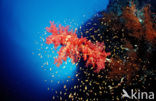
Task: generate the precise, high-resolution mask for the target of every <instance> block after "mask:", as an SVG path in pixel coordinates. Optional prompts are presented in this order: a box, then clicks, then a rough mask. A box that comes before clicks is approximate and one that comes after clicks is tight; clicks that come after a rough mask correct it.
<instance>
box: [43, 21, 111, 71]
mask: <svg viewBox="0 0 156 101" xmlns="http://www.w3.org/2000/svg"><path fill="white" fill-rule="evenodd" d="M46 29H47V31H48V32H50V33H52V35H50V36H48V37H47V39H46V43H47V44H54V47H55V48H57V47H58V46H59V45H62V47H61V49H60V51H59V52H58V58H56V59H55V63H58V65H57V66H59V65H60V64H62V62H63V60H64V61H66V60H67V57H69V58H71V59H72V62H74V63H75V62H78V60H79V59H80V58H82V57H83V59H84V60H85V61H86V66H88V65H92V66H93V67H94V68H95V67H97V68H96V72H99V71H100V70H101V69H103V68H105V62H106V58H107V56H109V55H110V53H106V52H105V46H104V43H99V42H96V43H95V44H94V43H92V42H91V41H89V40H87V39H86V38H84V37H81V38H78V37H77V34H76V30H75V31H74V32H73V31H69V27H68V26H67V27H63V26H61V25H59V28H57V27H56V25H55V24H54V23H52V22H51V26H50V27H47V28H46Z"/></svg>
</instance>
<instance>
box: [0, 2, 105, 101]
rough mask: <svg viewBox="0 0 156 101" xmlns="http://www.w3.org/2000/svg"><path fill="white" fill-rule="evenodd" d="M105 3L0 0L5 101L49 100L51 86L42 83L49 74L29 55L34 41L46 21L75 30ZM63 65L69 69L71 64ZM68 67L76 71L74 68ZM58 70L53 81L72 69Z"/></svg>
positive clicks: (0, 60) (0, 55)
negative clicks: (68, 26) (69, 26)
mask: <svg viewBox="0 0 156 101" xmlns="http://www.w3.org/2000/svg"><path fill="white" fill-rule="evenodd" d="M107 4H108V0H1V1H0V76H1V77H2V78H1V81H0V83H1V84H0V85H1V89H0V90H1V91H2V93H3V97H4V98H5V99H6V100H9V101H47V100H48V99H51V96H52V95H51V93H50V92H49V91H48V90H47V88H48V86H49V85H51V83H49V82H45V80H49V79H50V78H51V75H50V72H49V71H44V70H43V69H42V68H41V65H42V64H43V60H42V59H40V58H39V57H38V56H37V55H32V52H34V53H35V52H36V51H35V49H37V48H38V44H35V42H40V41H39V40H40V39H39V37H40V35H42V33H44V31H45V27H47V26H49V25H50V24H49V21H55V22H56V24H62V25H71V28H78V27H79V26H80V25H81V24H83V22H85V21H87V20H88V19H89V18H91V17H92V16H93V15H94V14H96V13H97V12H98V11H101V10H104V9H105V8H106V7H107ZM39 44H40V43H39ZM45 55H46V54H45ZM45 59H46V58H45ZM46 61H49V60H46ZM66 66H67V67H71V64H70V63H69V64H67V65H66ZM53 67H54V68H55V67H56V66H53ZM72 67H74V68H76V67H75V65H72ZM56 68H57V67H56ZM58 70H61V71H62V72H60V74H61V75H60V76H59V77H57V78H56V79H57V80H58V79H62V78H63V79H66V78H64V76H66V74H65V73H67V74H68V75H69V76H72V72H73V71H75V70H76V69H73V70H66V69H61V68H59V69H58ZM58 75H59V74H58ZM54 81H55V79H54ZM52 86H55V85H52Z"/></svg>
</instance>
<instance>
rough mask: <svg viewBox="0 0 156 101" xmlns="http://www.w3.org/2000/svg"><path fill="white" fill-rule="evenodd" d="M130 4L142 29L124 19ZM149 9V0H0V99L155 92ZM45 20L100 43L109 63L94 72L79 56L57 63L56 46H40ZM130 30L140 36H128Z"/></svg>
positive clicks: (154, 39) (43, 100)
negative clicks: (140, 91) (148, 18)
mask: <svg viewBox="0 0 156 101" xmlns="http://www.w3.org/2000/svg"><path fill="white" fill-rule="evenodd" d="M132 2H133V3H134V4H135V7H136V12H135V13H136V16H137V18H139V22H140V23H141V25H142V26H143V27H142V26H141V27H140V26H139V24H138V25H137V24H136V23H135V22H134V23H133V20H134V19H135V17H134V16H133V17H132V19H128V18H127V13H126V12H129V11H131V10H134V9H131V8H132V7H134V6H133V4H132ZM148 4H150V8H149V9H150V11H151V12H152V13H150V14H151V15H150V16H151V19H152V20H151V22H152V23H153V25H152V28H151V26H147V25H149V24H151V23H148V22H150V20H148V21H147V22H146V23H147V24H145V23H144V22H145V20H144V18H145V15H144V12H145V11H144V8H145V7H146V5H148ZM124 7H125V9H126V10H127V11H126V10H125V12H124ZM126 7H129V8H126ZM155 7H156V3H155V1H154V0H123V1H122V0H75V1H73V0H68V1H63V0H57V1H56V0H55V1H54V0H44V1H43V0H13V1H12V0H1V1H0V14H1V15H0V23H1V24H0V77H1V81H0V92H1V94H0V95H1V96H2V97H1V99H0V100H1V101H51V100H52V101H53V100H56V101H58V100H65V99H66V100H67V101H68V100H103V101H109V100H121V93H122V89H123V88H124V89H128V90H130V89H131V88H132V89H134V88H135V89H142V90H145V91H155V89H153V86H154V85H155V82H154V81H155V67H156V64H155V61H154V60H155V59H156V58H155V52H156V35H155V32H156V31H155V28H156V26H155V22H156V16H155V14H156V9H155ZM142 9H143V10H142ZM128 10H129V11H128ZM124 14H125V15H124ZM130 14H131V13H130ZM131 20H132V21H131ZM50 21H54V23H55V24H56V26H57V27H58V25H59V24H61V25H62V26H68V25H69V27H70V29H69V30H71V29H73V30H74V29H76V30H77V33H76V34H77V36H78V38H79V39H80V38H81V37H82V36H83V37H86V39H87V40H91V42H92V43H95V42H96V41H98V42H103V41H104V43H105V46H106V48H105V51H106V52H110V53H111V56H108V58H109V59H110V60H111V61H113V62H111V63H113V65H112V64H109V62H108V63H106V66H105V68H104V69H102V70H101V69H100V72H99V73H96V72H94V69H95V68H92V64H89V65H88V66H86V61H87V60H86V61H85V60H83V58H84V57H83V58H82V59H80V61H79V62H78V63H77V64H74V63H72V62H71V61H72V59H70V58H69V57H68V58H67V61H64V62H63V63H62V64H61V65H60V66H59V67H57V66H56V64H54V61H55V60H54V57H55V58H57V57H58V53H57V52H58V51H59V49H60V48H61V46H59V47H58V48H57V49H56V50H55V46H54V45H48V44H46V38H47V37H48V36H49V35H51V33H48V32H47V29H46V27H47V26H48V27H49V26H50V23H49V22H50ZM135 24H136V26H135V28H134V27H133V26H134V25H135ZM138 26H139V27H138ZM147 27H148V28H150V30H152V31H153V32H148V31H147V30H146V28H147ZM136 28H138V29H139V31H138V29H136ZM131 29H132V30H131ZM142 29H143V30H142ZM144 29H145V30H144ZM134 32H135V33H138V35H140V36H141V38H138V36H137V35H130V34H131V33H132V34H133V33H134ZM140 33H149V34H148V35H149V36H147V37H144V36H142V35H141V34H140ZM151 33H152V34H151ZM140 36H139V37H140ZM83 44H84V43H83ZM130 63H132V64H130ZM109 67H110V68H109ZM114 67H116V68H118V67H121V68H120V70H118V69H116V68H115V70H114ZM131 67H132V68H131ZM146 67H147V68H146ZM140 68H141V69H140ZM125 71H126V72H125ZM140 85H141V86H140ZM124 100H125V99H124Z"/></svg>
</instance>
